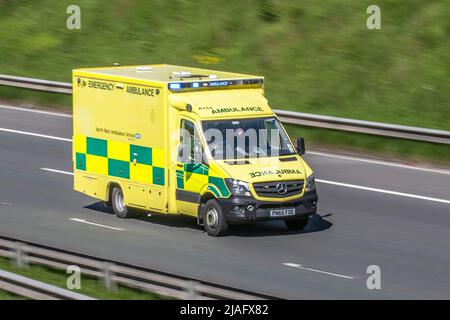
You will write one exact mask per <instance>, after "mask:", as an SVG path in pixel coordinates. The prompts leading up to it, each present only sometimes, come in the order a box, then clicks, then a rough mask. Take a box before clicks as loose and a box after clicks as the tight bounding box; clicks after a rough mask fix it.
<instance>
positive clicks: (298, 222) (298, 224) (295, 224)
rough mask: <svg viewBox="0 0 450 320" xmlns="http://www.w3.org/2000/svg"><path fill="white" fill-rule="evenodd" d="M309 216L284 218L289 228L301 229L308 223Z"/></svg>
mask: <svg viewBox="0 0 450 320" xmlns="http://www.w3.org/2000/svg"><path fill="white" fill-rule="evenodd" d="M308 221H309V217H306V218H303V219H295V220H284V223H286V226H287V227H288V229H289V230H299V231H301V230H303V229H305V228H306V226H307V225H308Z"/></svg>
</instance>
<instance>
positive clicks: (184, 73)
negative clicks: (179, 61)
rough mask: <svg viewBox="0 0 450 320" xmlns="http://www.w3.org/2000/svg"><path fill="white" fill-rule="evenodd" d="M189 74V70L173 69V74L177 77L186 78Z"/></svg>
mask: <svg viewBox="0 0 450 320" xmlns="http://www.w3.org/2000/svg"><path fill="white" fill-rule="evenodd" d="M191 75H192V73H190V72H189V71H175V72H174V73H173V76H174V77H177V78H187V77H190V76H191Z"/></svg>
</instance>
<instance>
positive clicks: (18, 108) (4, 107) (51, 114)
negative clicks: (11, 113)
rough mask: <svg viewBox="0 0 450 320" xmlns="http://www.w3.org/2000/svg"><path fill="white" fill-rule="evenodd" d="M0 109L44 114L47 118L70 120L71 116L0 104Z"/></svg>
mask: <svg viewBox="0 0 450 320" xmlns="http://www.w3.org/2000/svg"><path fill="white" fill-rule="evenodd" d="M0 108H2V109H10V110H16V111H25V112H32V113H39V114H46V115H49V116H57V117H64V118H72V115H71V114H66V113H59V112H52V111H44V110H36V109H28V108H22V107H14V106H6V105H3V104H0Z"/></svg>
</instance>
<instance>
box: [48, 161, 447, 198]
mask: <svg viewBox="0 0 450 320" xmlns="http://www.w3.org/2000/svg"><path fill="white" fill-rule="evenodd" d="M41 170H45V171H50V172H55V173H62V174H67V175H73V172H67V171H61V170H55V169H49V168H41ZM316 181H317V182H320V183H325V184H331V185H335V186H340V187H345V188H353V189H360V190H365V191H372V192H378V193H386V194H391V195H395V196H401V197H407V198H414V199H420V200H427V201H434V202H440V203H446V204H450V200H445V199H439V198H432V197H426V196H420V195H417V194H411V193H404V192H398V191H392V190H386V189H378V188H371V187H364V186H359V185H356V184H349V183H342V182H337V181H330V180H322V179H316Z"/></svg>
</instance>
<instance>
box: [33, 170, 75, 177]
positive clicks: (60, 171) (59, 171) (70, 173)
mask: <svg viewBox="0 0 450 320" xmlns="http://www.w3.org/2000/svg"><path fill="white" fill-rule="evenodd" d="M41 170H44V171H49V172H55V173H62V174H67V175H70V176H73V172H67V171H62V170H55V169H50V168H41Z"/></svg>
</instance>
